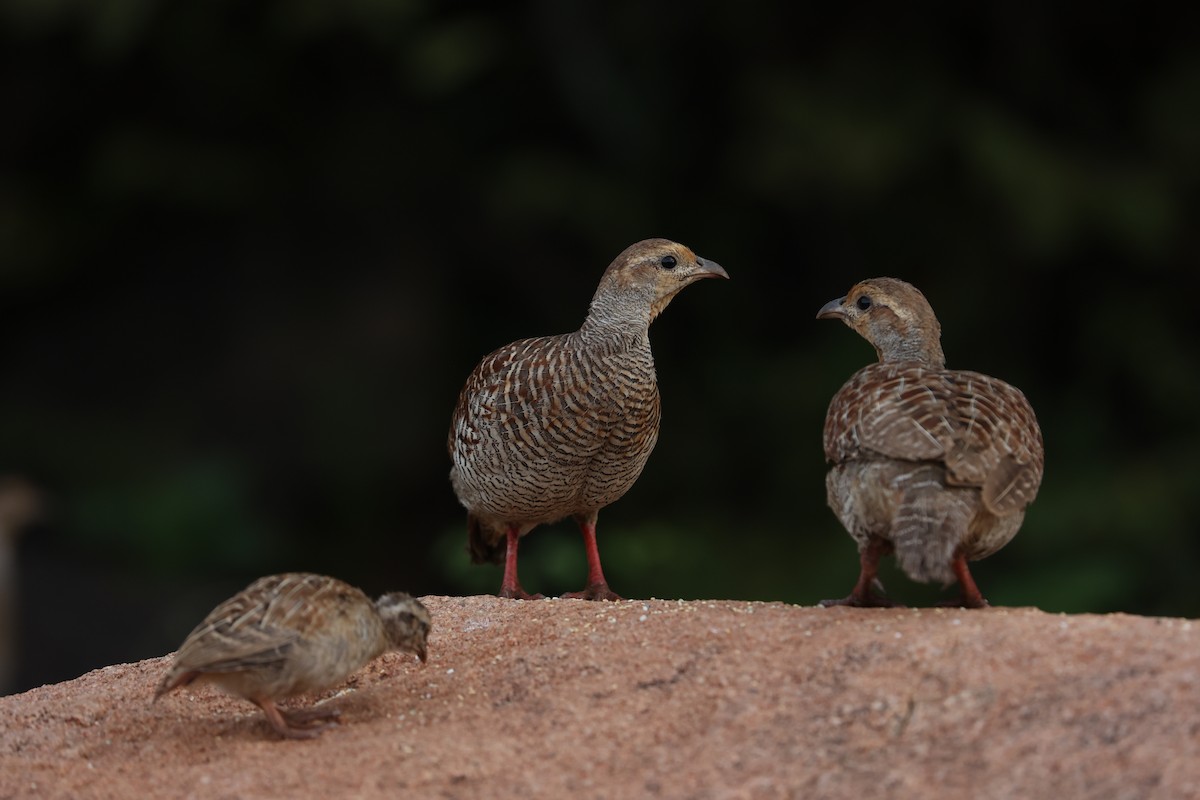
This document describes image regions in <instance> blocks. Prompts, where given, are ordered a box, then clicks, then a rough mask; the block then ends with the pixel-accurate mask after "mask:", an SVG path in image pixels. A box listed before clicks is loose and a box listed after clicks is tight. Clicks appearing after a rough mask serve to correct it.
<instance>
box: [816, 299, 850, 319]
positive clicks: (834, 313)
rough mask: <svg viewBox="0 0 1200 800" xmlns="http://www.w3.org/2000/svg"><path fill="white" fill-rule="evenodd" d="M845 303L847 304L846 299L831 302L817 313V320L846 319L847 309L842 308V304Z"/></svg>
mask: <svg viewBox="0 0 1200 800" xmlns="http://www.w3.org/2000/svg"><path fill="white" fill-rule="evenodd" d="M844 302H846V298H845V297H839V298H838V299H837V300H830V301H829V302H828V303H826V304H825V305H823V306H821V310H820V311H818V312H817V319H845V318H846V309H845V308H843V307H842V303H844Z"/></svg>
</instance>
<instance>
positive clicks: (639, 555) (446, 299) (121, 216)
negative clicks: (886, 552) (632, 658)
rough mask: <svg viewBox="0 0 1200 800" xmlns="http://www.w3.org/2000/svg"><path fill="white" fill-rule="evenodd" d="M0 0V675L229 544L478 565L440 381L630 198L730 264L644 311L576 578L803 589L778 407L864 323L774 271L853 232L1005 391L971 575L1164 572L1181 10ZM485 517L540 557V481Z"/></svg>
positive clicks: (1164, 602) (576, 305) (525, 306)
mask: <svg viewBox="0 0 1200 800" xmlns="http://www.w3.org/2000/svg"><path fill="white" fill-rule="evenodd" d="M0 27H2V34H0V63H2V64H3V69H2V72H0V116H2V118H3V120H2V121H0V142H2V147H0V153H2V155H0V158H2V164H3V168H2V169H3V172H2V174H0V481H2V482H3V483H0V485H2V486H6V487H8V488H7V490H6V491H7V493H8V494H9V495H10V496H14V495H20V496H21V497H24V498H25V499H30V498H32V497H33V496H34V495H36V498H37V499H38V500H39V510H38V513H37V515H36V516H35V517H33V519H32V522H31V523H30V524H28V525H26V526H25V528H24V535H23V536H22V537H21V538H19V539H18V540H16V542H17V543H16V547H17V552H16V558H17V562H16V574H17V579H18V580H17V583H16V587H15V591H16V598H17V612H16V613H17V619H18V622H19V631H18V633H17V638H16V639H15V640H14V641H15V642H16V645H15V646H14V645H12V644H11V642H10V644H9V645H8V647H9V650H10V653H11V651H12V650H13V649H15V651H16V654H17V661H16V666H15V674H14V675H13V676H12V677H10V683H9V686H8V687H7V688H8V689H10V690H11V689H23V688H27V687H29V686H33V685H37V684H40V683H43V682H48V681H57V680H61V679H64V678H69V677H73V676H75V675H77V674H79V673H81V672H83V671H85V670H87V669H90V668H93V667H97V666H101V665H104V664H109V663H113V662H118V661H129V660H134V659H139V658H143V657H147V656H153V655H160V654H162V653H165V652H167V651H169V650H171V649H173V648H174V647H175V646H176V645H177V644H178V643H179V641H180V640H181V639H182V638H183V636H184V635H185V634H186V633H187V632H188V630H190V628H191V627H192V626H193V625H194V624H195V623H196V622H197V621H199V619H200V617H201V616H202V615H203V614H204V613H206V612H207V611H208V610H209V609H210V608H211V607H212V606H213V605H214V604H215V603H216V602H217V601H219V600H221V599H223V598H224V597H225V596H227V595H228V594H229V593H231V592H233V591H235V590H236V589H238V588H241V586H243V585H244V584H246V583H247V582H249V581H250V580H251V579H252V578H254V577H256V576H258V575H261V574H266V573H271V572H279V571H284V570H314V571H320V572H326V573H331V574H335V575H338V576H341V577H343V578H345V579H347V580H350V581H352V582H354V583H357V584H359V585H361V586H363V587H364V588H365V589H366V590H368V591H369V592H372V593H374V592H378V591H382V590H385V589H391V588H399V589H407V590H409V591H413V592H415V593H419V594H426V593H479V592H494V591H495V590H496V589H497V587H498V586H499V581H500V574H499V570H498V569H497V568H491V567H472V566H471V565H470V564H469V563H468V560H467V556H466V553H465V550H464V545H465V527H464V515H463V512H462V510H461V509H460V508H459V506H458V505H457V503H456V501H455V499H454V497H453V494H452V493H451V491H450V487H449V485H448V482H447V480H446V476H447V473H448V470H449V460H448V457H447V455H446V452H445V436H446V428H447V424H448V421H449V416H450V411H451V409H452V407H453V404H454V401H455V398H456V396H457V392H458V390H459V388H460V386H461V384H462V381H463V380H464V378H465V377H466V375H467V373H468V372H469V371H470V369H471V368H472V367H473V366H474V364H475V362H476V361H477V360H478V358H479V357H481V356H482V355H483V354H484V353H486V352H488V351H490V350H492V349H493V348H495V347H497V346H499V345H501V344H504V343H506V342H508V341H511V340H513V339H516V338H519V337H523V336H532V335H539V334H546V333H559V332H565V331H567V330H571V329H573V328H575V327H577V326H578V324H579V323H580V322H581V321H582V319H583V315H584V313H585V311H586V308H587V303H588V301H589V299H590V298H591V294H592V291H593V289H594V288H595V285H596V282H597V280H598V279H599V276H600V274H601V272H602V271H603V269H604V267H605V266H606V265H607V264H608V262H609V261H610V260H611V259H612V258H613V256H615V255H616V254H617V253H618V252H619V251H620V250H622V249H623V248H624V247H625V246H626V245H628V244H630V243H632V242H634V241H636V240H639V239H642V238H646V237H649V236H665V237H669V238H673V239H676V240H679V241H682V242H684V243H685V244H688V245H690V246H691V247H693V248H694V249H695V250H696V251H697V252H699V253H700V254H701V255H703V256H705V257H707V258H711V259H714V260H716V261H718V262H720V263H721V264H723V265H724V266H725V267H726V268H727V269H728V271H729V273H730V275H731V276H732V280H731V281H729V282H728V283H726V282H705V283H702V284H700V285H698V286H696V287H693V288H691V289H688V290H687V291H686V292H684V293H683V294H682V295H681V296H680V297H679V298H677V299H676V301H675V303H674V304H673V305H672V306H671V308H670V309H669V310H668V311H667V312H666V314H664V316H663V317H662V318H661V319H660V320H659V321H658V322H657V323H656V324H655V327H654V329H653V333H652V338H653V341H654V345H655V353H656V356H657V360H658V367H659V380H660V386H661V390H662V394H663V403H664V424H663V429H662V435H661V438H660V440H659V445H658V449H657V451H656V452H655V454H654V456H653V457H652V458H651V460H650V463H649V465H648V467H647V469H646V471H645V473H644V474H643V476H642V478H641V480H640V481H639V482H638V484H637V485H636V486H635V487H634V489H633V490H632V491H631V492H630V493H629V494H628V495H627V496H626V497H625V498H624V499H623V500H621V501H620V502H618V503H617V504H615V505H614V506H611V507H610V508H609V509H607V510H606V511H605V512H604V513H603V514H602V515H601V518H600V543H601V552H602V554H603V555H604V557H605V566H606V571H607V574H608V577H609V579H610V580H611V582H612V584H613V587H614V588H615V589H616V590H617V591H619V592H621V593H623V594H625V595H626V596H629V597H650V596H654V597H667V598H674V597H683V598H697V597H720V598H746V599H764V600H766V599H778V600H785V601H788V602H794V603H803V604H812V603H815V602H816V601H817V600H819V599H820V598H823V597H832V596H840V595H844V594H845V593H846V592H847V591H848V590H849V589H850V586H851V584H852V583H853V580H854V578H855V576H856V575H857V560H856V556H855V551H854V547H853V544H852V542H851V540H850V539H849V537H848V536H847V535H846V534H845V533H844V532H843V531H842V530H841V528H840V527H839V525H838V523H837V522H836V520H835V519H834V518H833V515H832V514H831V513H830V512H829V511H828V510H827V509H826V507H825V497H824V483H823V475H824V463H823V457H822V452H821V425H822V421H823V417H824V412H825V407H826V404H827V403H828V400H829V398H830V397H831V396H832V394H833V392H834V391H835V390H836V389H837V388H838V386H839V385H840V384H841V383H842V381H844V380H845V379H846V378H847V377H848V376H849V375H850V374H851V373H852V372H853V371H854V370H856V369H857V368H859V367H861V366H863V365H864V364H866V363H867V362H868V361H869V360H870V359H871V358H873V352H872V351H871V349H870V347H869V346H868V345H867V344H865V343H864V342H863V341H861V340H860V339H858V338H857V337H856V336H855V335H854V334H853V333H851V332H850V331H849V330H847V329H845V328H844V327H843V326H840V325H837V324H834V323H828V322H821V323H818V322H816V321H815V320H814V315H815V313H816V310H817V309H818V308H819V307H820V306H821V305H822V304H823V303H825V302H826V301H827V300H830V299H832V298H834V297H837V296H840V295H841V294H843V293H844V292H845V291H846V290H847V289H848V288H849V287H850V285H851V284H852V283H854V282H855V281H856V280H858V279H860V278H865V277H869V276H875V275H881V274H887V275H894V276H897V277H902V278H906V279H908V280H910V281H912V282H914V283H916V284H917V285H918V286H920V287H921V288H922V289H923V290H924V291H925V293H926V295H927V296H928V297H929V299H930V301H931V302H932V304H933V306H934V308H935V309H936V310H937V312H938V314H939V316H940V318H941V321H942V325H943V331H944V335H943V343H944V346H945V350H946V354H947V358H948V360H949V363H950V365H951V366H954V367H963V368H970V369H976V370H980V371H984V372H988V373H991V374H994V375H997V376H1000V377H1003V378H1005V379H1007V380H1009V381H1011V382H1013V383H1015V384H1017V385H1018V386H1020V387H1022V388H1023V389H1024V390H1025V391H1026V393H1027V395H1028V396H1029V398H1030V400H1031V401H1032V403H1033V405H1034V408H1035V409H1036V410H1037V413H1038V415H1039V418H1040V420H1041V423H1042V426H1043V429H1044V432H1045V438H1046V448H1047V453H1048V456H1047V467H1046V478H1045V483H1044V484H1043V486H1042V492H1041V495H1040V496H1039V498H1038V500H1037V502H1036V503H1035V504H1034V505H1033V507H1032V508H1031V510H1030V513H1029V515H1028V518H1027V522H1026V525H1025V527H1024V529H1023V531H1022V533H1021V534H1020V535H1019V536H1018V537H1017V538H1016V539H1015V540H1014V542H1013V543H1012V544H1011V545H1009V546H1008V547H1007V548H1006V549H1005V550H1003V551H1002V552H1001V553H1000V554H998V555H996V556H994V557H993V558H991V559H989V560H987V561H985V562H981V563H980V564H979V565H978V566H977V567H976V569H975V574H976V576H977V578H978V580H979V583H980V586H981V587H982V589H983V591H984V593H985V594H986V595H987V596H988V597H989V599H990V600H991V601H992V602H993V603H995V604H1002V605H1035V606H1038V607H1040V608H1043V609H1047V610H1055V611H1070V612H1083V611H1093V612H1105V611H1128V612H1138V613H1147V614H1171V615H1191V616H1196V615H1200V596H1198V594H1197V591H1196V589H1195V585H1196V584H1195V577H1194V576H1195V571H1196V569H1197V567H1198V566H1200V540H1198V539H1197V522H1196V521H1197V519H1200V470H1198V469H1197V466H1196V465H1197V463H1198V461H1197V459H1198V456H1200V429H1198V426H1197V424H1196V414H1197V409H1198V408H1200V371H1198V370H1197V363H1196V358H1195V349H1196V345H1197V341H1198V336H1197V327H1198V326H1197V322H1196V318H1197V312H1196V301H1195V291H1196V286H1197V283H1198V282H1197V281H1196V279H1195V271H1196V259H1195V257H1196V253H1197V238H1198V237H1197V233H1196V231H1197V225H1196V224H1195V213H1194V212H1195V210H1196V208H1197V203H1196V201H1197V193H1198V188H1200V48H1197V46H1196V45H1197V42H1196V40H1195V37H1194V36H1193V35H1192V32H1193V31H1194V30H1195V29H1194V28H1193V27H1192V26H1191V25H1188V24H1183V23H1182V22H1181V21H1180V20H1178V19H1175V18H1174V17H1173V16H1171V15H1170V14H1169V13H1167V12H1165V11H1164V12H1160V11H1156V10H1155V9H1154V7H1153V6H1151V5H1142V6H1139V7H1138V8H1136V9H1135V8H1133V7H1132V6H1131V7H1129V8H1124V9H1122V10H1120V11H1115V10H1114V11H1106V10H1104V9H1103V8H1100V7H1098V6H1094V7H1091V8H1089V10H1088V14H1087V15H1086V16H1081V15H1080V14H1079V12H1077V11H1066V10H1064V11H1061V12H1056V11H1052V10H1048V9H1036V8H1029V7H1018V6H1014V5H1013V4H1011V3H1007V2H994V3H981V4H973V5H970V6H969V7H957V8H955V10H954V11H952V12H947V14H946V15H945V16H940V17H939V16H929V15H920V14H914V13H912V12H911V11H910V9H909V8H908V7H907V6H897V5H895V4H882V3H881V4H877V5H876V6H875V7H873V8H872V7H868V6H859V7H856V8H854V9H842V10H838V9H834V8H832V7H827V6H821V7H815V8H806V7H804V6H803V5H802V4H796V3H790V2H782V0H779V1H778V2H765V1H758V2H755V1H754V0H743V1H742V2H739V3H727V4H703V3H701V4H697V3H692V2H671V3H635V2H616V3H601V2H595V3H577V2H564V1H561V0H544V2H535V3H528V4H519V5H512V4H509V5H504V4H498V3H489V2H478V3H441V4H438V3H432V2H420V0H343V1H342V2H320V1H319V0H276V2H249V0H205V2H199V1H196V2H167V0H55V1H54V2H48V1H47V0H19V1H18V0H3V2H0ZM31 492H32V493H34V494H31ZM13 516H14V518H15V517H17V516H28V515H27V514H15V513H14V514H13ZM526 541H527V544H526V545H525V546H524V547H523V549H522V556H523V558H522V580H523V582H524V584H525V586H526V587H527V588H529V589H530V590H532V591H543V592H546V593H555V594H557V593H561V592H563V591H567V590H571V589H578V588H580V587H581V586H582V584H583V581H584V577H585V571H586V570H585V562H584V557H583V549H582V546H581V544H580V542H579V539H578V535H577V533H576V531H575V528H574V526H573V525H572V524H571V523H569V522H567V523H565V524H561V525H558V526H554V527H552V528H546V529H543V530H540V531H539V532H538V533H537V534H536V535H534V536H532V537H531V538H530V539H528V540H526ZM886 577H887V579H888V580H887V583H888V586H889V589H890V591H891V593H892V594H893V595H894V596H896V597H898V598H899V599H902V600H906V601H908V602H911V603H928V602H931V601H933V600H934V599H936V598H938V597H939V596H941V593H940V591H939V589H938V587H921V586H918V585H915V584H912V583H911V582H909V581H907V580H906V579H903V578H901V577H897V576H896V574H895V573H894V571H893V572H889V573H887V575H886ZM8 588H10V589H12V588H13V587H12V586H9V587H8Z"/></svg>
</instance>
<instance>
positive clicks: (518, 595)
mask: <svg viewBox="0 0 1200 800" xmlns="http://www.w3.org/2000/svg"><path fill="white" fill-rule="evenodd" d="M499 596H500V597H506V598H508V599H509V600H545V599H546V595H544V594H541V593H540V592H539V593H538V594H530V593H529V592H527V591H525V590H524V589H522V588H521V585H520V584H517V585H515V586H501V587H500V595H499Z"/></svg>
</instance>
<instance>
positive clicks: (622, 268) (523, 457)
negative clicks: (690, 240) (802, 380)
mask: <svg viewBox="0 0 1200 800" xmlns="http://www.w3.org/2000/svg"><path fill="white" fill-rule="evenodd" d="M728 277H729V276H728V275H727V274H726V273H725V270H724V269H722V268H721V266H720V265H719V264H716V263H714V262H712V261H709V260H707V259H703V258H700V257H699V256H697V255H696V254H695V253H694V252H692V251H691V250H690V249H688V248H687V247H684V246H683V245H681V244H677V243H675V242H671V241H667V240H666V239H647V240H646V241H642V242H638V243H637V244H634V245H632V246H630V247H628V248H627V249H626V250H625V251H624V252H622V253H621V254H620V255H618V256H617V257H616V259H615V260H614V261H613V262H612V264H610V265H609V267H608V269H607V270H605V272H604V275H603V277H602V278H601V279H600V285H599V287H598V288H597V289H596V293H595V295H594V296H593V297H592V302H591V306H590V309H589V311H588V314H587V317H586V318H585V319H584V321H583V325H582V326H581V327H580V328H579V330H577V331H574V332H573V333H567V334H562V335H559V336H542V337H539V338H535V339H522V340H520V341H517V342H513V343H512V344H509V345H506V346H505V347H501V348H500V349H499V350H496V351H495V352H493V353H491V354H490V355H488V356H485V357H484V358H483V360H482V361H480V362H479V365H478V366H476V367H475V370H474V371H473V372H472V373H471V375H470V377H468V378H467V382H466V385H465V386H464V387H463V389H462V392H461V393H460V394H459V398H458V403H457V406H456V407H455V409H454V415H453V418H452V420H451V424H450V435H449V439H448V442H447V446H448V449H449V451H450V458H451V460H452V461H453V467H452V468H451V470H450V482H451V484H452V486H453V487H454V493H455V495H456V496H457V497H458V499H459V502H461V503H462V505H463V506H464V507H465V508H466V509H467V531H468V549H469V551H470V554H471V559H472V560H473V561H474V562H475V563H484V562H488V561H490V562H493V563H501V562H503V563H504V579H503V582H502V583H501V585H500V596H501V597H509V598H521V599H532V598H535V597H541V595H530V594H529V593H527V592H526V591H525V590H524V589H523V588H521V584H520V581H519V580H518V578H517V548H518V543H519V542H520V539H521V537H522V536H524V535H525V534H527V533H529V532H530V531H531V530H532V529H533V528H535V527H536V526H538V525H541V524H543V523H550V522H555V521H557V520H560V519H563V518H564V517H573V518H574V519H575V522H576V523H578V525H579V529H580V531H581V533H582V535H583V541H584V548H585V550H586V552H587V562H588V578H587V587H586V588H585V589H584V590H583V591H580V592H572V593H569V594H567V595H565V596H566V597H575V598H583V599H587V600H617V599H620V597H619V595H617V594H616V593H615V592H613V591H612V590H611V589H610V588H609V586H608V581H607V580H606V579H605V577H604V572H603V570H602V569H601V566H600V553H599V550H598V549H597V545H596V519H597V515H598V514H599V512H600V509H602V508H604V507H605V506H607V505H609V504H611V503H613V502H614V501H616V500H617V499H618V498H620V497H621V496H622V495H624V494H625V492H627V491H628V490H629V488H630V487H631V486H633V484H634V482H635V481H636V480H637V478H638V476H639V475H640V474H641V472H642V468H643V467H644V466H645V465H646V460H647V459H648V458H649V457H650V451H651V450H653V449H654V445H655V443H656V442H657V440H658V427H659V418H660V405H659V395H658V384H657V381H656V378H655V371H654V357H653V355H652V353H651V351H650V338H649V328H650V323H651V322H653V321H654V319H655V317H657V316H658V315H659V314H660V313H662V311H663V309H665V308H666V307H667V304H668V303H670V302H671V299H672V298H673V297H675V295H676V294H677V293H678V292H679V291H680V290H681V289H683V288H684V287H685V286H688V285H689V284H691V283H694V282H695V281H698V280H700V279H702V278H728Z"/></svg>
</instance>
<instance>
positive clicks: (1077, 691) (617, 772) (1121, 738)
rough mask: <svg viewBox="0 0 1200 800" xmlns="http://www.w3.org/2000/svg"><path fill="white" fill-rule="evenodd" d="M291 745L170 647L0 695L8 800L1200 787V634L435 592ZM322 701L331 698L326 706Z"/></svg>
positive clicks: (1047, 793)
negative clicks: (406, 637) (415, 626)
mask: <svg viewBox="0 0 1200 800" xmlns="http://www.w3.org/2000/svg"><path fill="white" fill-rule="evenodd" d="M425 601H426V603H427V604H428V606H429V608H430V611H431V612H432V613H433V619H434V628H433V633H432V635H431V637H430V658H429V662H428V664H426V665H424V666H422V665H421V664H420V663H419V662H417V661H416V660H414V659H412V657H411V656H405V657H401V656H399V655H389V656H385V657H384V658H382V659H379V660H378V661H376V662H374V663H373V664H371V665H370V666H368V667H366V668H364V669H363V670H362V671H361V672H359V673H358V674H357V675H355V676H354V677H353V678H352V679H351V680H350V681H349V683H348V684H347V685H345V686H342V687H339V688H338V689H336V690H334V691H331V692H329V693H327V694H325V695H323V696H322V697H321V698H320V701H321V702H326V703H333V704H335V705H336V706H337V708H338V709H339V710H340V711H341V723H342V724H341V725H340V726H339V727H337V728H336V729H333V730H330V731H328V732H326V733H325V734H324V735H323V736H322V737H321V738H320V739H317V740H311V741H284V740H281V739H279V738H278V737H277V736H276V735H275V734H274V733H273V731H271V729H270V728H269V727H268V726H267V724H266V722H265V721H264V720H263V717H262V714H261V712H259V711H258V709H256V708H254V707H253V706H251V705H250V704H248V703H245V702H244V701H240V700H235V699H232V698H228V697H225V696H223V695H221V694H219V693H217V692H216V691H214V690H212V689H210V688H196V689H194V690H192V689H184V690H181V691H179V692H176V693H175V694H172V695H170V696H168V697H166V698H164V699H163V700H161V701H159V702H158V703H157V704H151V702H150V698H151V694H152V690H153V687H154V685H155V683H156V682H157V681H158V680H159V678H160V676H161V675H162V673H163V671H164V670H165V669H166V666H167V663H168V661H167V659H166V658H162V659H153V660H149V661H143V662H141V663H137V664H123V665H119V666H113V667H108V668H105V669H101V670H97V671H95V672H91V673H89V674H87V675H84V676H82V677H80V678H78V679H76V680H74V681H69V682H66V683H61V684H57V685H53V686H44V687H41V688H39V689H34V690H32V691H29V692H25V693H24V694H20V695H14V696H11V697H5V698H0V797H3V798H9V797H119V798H142V797H156V798H167V797H221V798H224V797H230V798H232V797H238V798H255V797H322V798H324V797H368V798H374V797H379V798H395V797H402V796H403V797H414V798H425V797H433V798H566V797H570V798H573V799H574V798H614V799H619V800H625V799H627V798H640V797H646V798H659V797H664V798H665V797H671V798H760V797H761V798H776V797H780V798H782V797H797V798H825V797H870V798H887V797H896V798H903V797H916V796H922V797H955V798H962V797H978V798H1002V797H1004V798H1007V797H1019V798H1044V797H1053V798H1064V799H1065V798H1092V797H1094V798H1142V797H1163V798H1168V797H1170V798H1176V797H1178V798H1183V797H1197V796H1200V623H1196V622H1192V621H1188V620H1182V619H1160V618H1142V617H1131V616H1124V615H1111V616H1059V615H1050V614H1045V613H1042V612H1040V611H1036V610H1033V609H990V610H986V611H961V610H946V609H895V610H892V609H889V610H859V609H841V608H838V609H817V608H802V607H797V606H789V605H783V604H778V603H747V602H731V601H713V602H705V601H693V602H676V601H662V600H650V601H626V602H621V603H588V602H584V601H578V600H549V601H538V602H520V601H515V600H500V599H497V598H492V597H465V598H459V597H429V598H425ZM310 700H311V698H310Z"/></svg>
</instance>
